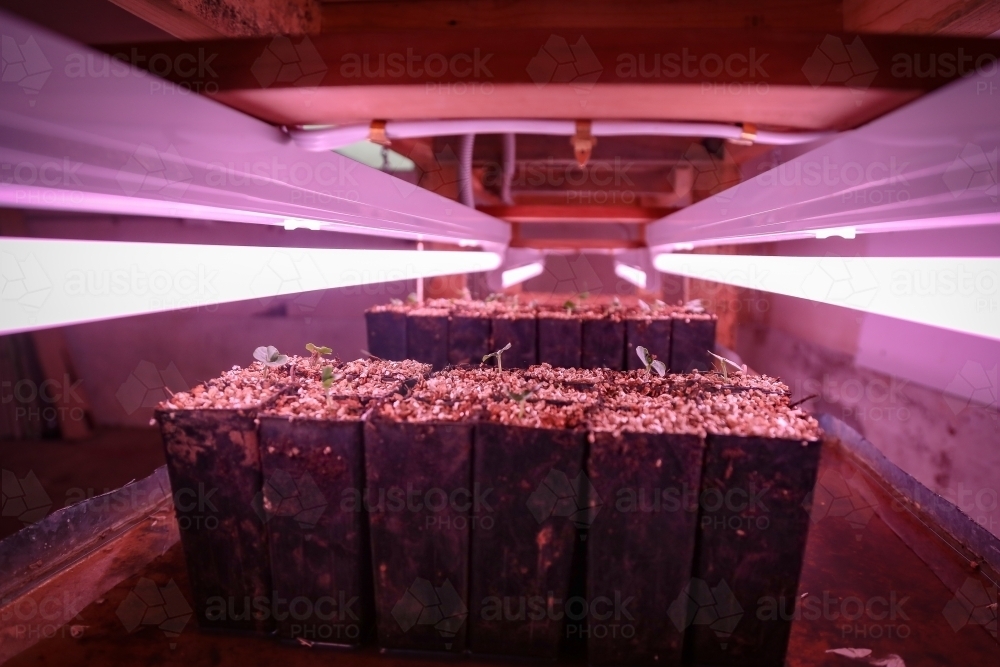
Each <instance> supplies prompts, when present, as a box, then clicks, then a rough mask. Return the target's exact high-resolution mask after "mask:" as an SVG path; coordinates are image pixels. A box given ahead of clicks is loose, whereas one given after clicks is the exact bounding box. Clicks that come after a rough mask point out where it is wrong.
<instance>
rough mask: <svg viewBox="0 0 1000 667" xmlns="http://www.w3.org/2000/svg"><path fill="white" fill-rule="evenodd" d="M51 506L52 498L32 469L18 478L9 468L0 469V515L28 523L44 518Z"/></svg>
mask: <svg viewBox="0 0 1000 667" xmlns="http://www.w3.org/2000/svg"><path fill="white" fill-rule="evenodd" d="M51 508H52V500H51V499H50V498H49V495H48V494H47V493H45V489H44V488H43V487H42V483H41V482H40V481H39V480H38V477H37V476H36V475H35V473H34V472H33V471H31V470H29V471H28V474H27V475H25V476H24V478H23V479H18V478H17V475H16V474H14V473H13V472H11V471H10V470H0V516H6V517H15V518H16V519H17V520H19V521H21V522H22V523H24V524H25V525H28V524H29V523H35V522H36V521H41V520H42V519H44V518H45V516H46V515H47V514H48V513H49V509H51Z"/></svg>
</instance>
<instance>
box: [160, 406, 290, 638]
mask: <svg viewBox="0 0 1000 667" xmlns="http://www.w3.org/2000/svg"><path fill="white" fill-rule="evenodd" d="M256 416H257V414H256V410H157V411H156V420H157V422H159V425H160V433H161V434H162V436H163V443H164V448H165V450H166V458H167V470H168V472H169V473H170V485H171V487H172V489H173V494H174V510H175V512H176V514H177V523H178V525H179V528H180V535H181V544H182V545H183V548H184V557H185V559H186V560H187V566H188V577H189V578H190V580H191V594H192V597H193V602H194V608H195V613H196V616H197V621H198V625H199V626H200V627H202V628H203V629H206V630H229V631H238V632H254V633H265V632H267V631H269V630H270V629H271V627H272V626H273V623H272V621H271V619H270V618H268V617H266V616H265V615H260V614H257V615H254V606H253V604H254V601H256V600H261V599H269V596H270V594H271V566H270V562H269V558H268V548H267V533H266V530H265V528H264V522H263V521H262V520H261V518H260V516H259V514H258V512H257V511H255V509H254V502H255V500H256V501H259V498H258V497H257V496H258V494H259V493H260V491H261V464H260V451H259V448H258V441H257V426H256V424H255V423H254V420H255V418H256Z"/></svg>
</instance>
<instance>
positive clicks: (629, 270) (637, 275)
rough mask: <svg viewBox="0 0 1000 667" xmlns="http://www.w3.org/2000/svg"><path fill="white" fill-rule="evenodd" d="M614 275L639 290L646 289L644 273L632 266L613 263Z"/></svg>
mask: <svg viewBox="0 0 1000 667" xmlns="http://www.w3.org/2000/svg"><path fill="white" fill-rule="evenodd" d="M615 275H616V276H618V277H619V278H621V279H622V280H624V281H626V282H629V283H631V284H633V285H635V286H636V287H638V288H639V289H646V272H645V271H643V270H642V269H637V268H636V267H634V266H629V265H628V264H623V263H621V262H615Z"/></svg>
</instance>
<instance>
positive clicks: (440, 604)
mask: <svg viewBox="0 0 1000 667" xmlns="http://www.w3.org/2000/svg"><path fill="white" fill-rule="evenodd" d="M364 438H365V468H366V471H367V489H366V494H367V502H368V506H369V514H368V515H369V521H370V526H371V550H372V566H373V572H374V584H375V586H374V597H375V612H376V628H377V634H378V641H379V645H380V646H382V647H384V648H389V649H397V650H425V651H438V652H441V651H444V652H449V653H460V652H462V651H463V650H464V649H465V647H466V635H467V631H468V623H467V616H468V608H467V607H466V602H465V601H466V600H467V599H468V592H469V588H468V571H469V533H470V529H469V527H470V523H471V517H470V511H469V510H470V508H469V507H466V506H463V504H462V503H460V502H459V503H455V502H450V501H449V502H446V503H443V505H442V503H441V500H442V498H443V497H445V496H447V497H451V496H452V494H455V497H456V498H458V497H464V495H463V494H462V493H460V492H461V491H462V490H473V487H472V485H471V479H470V477H471V468H470V466H471V449H472V425H471V424H464V423H456V422H430V423H428V422H420V423H408V422H398V421H394V420H390V419H385V418H380V417H373V418H372V419H371V420H370V421H367V422H366V423H365V426H364ZM456 491H457V492H459V493H457V494H456V493H455V492H456ZM441 492H443V495H442V493H441Z"/></svg>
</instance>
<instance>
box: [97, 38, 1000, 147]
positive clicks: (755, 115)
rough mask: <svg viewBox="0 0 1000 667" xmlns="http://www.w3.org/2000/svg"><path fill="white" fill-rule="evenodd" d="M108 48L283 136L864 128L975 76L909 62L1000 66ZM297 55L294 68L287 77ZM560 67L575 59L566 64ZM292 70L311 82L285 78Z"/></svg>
mask: <svg viewBox="0 0 1000 667" xmlns="http://www.w3.org/2000/svg"><path fill="white" fill-rule="evenodd" d="M858 40H860V41H858ZM831 44H833V46H832V47H831V46H830V45H831ZM838 44H839V47H838V46H837V45H838ZM623 45H624V46H623ZM823 45H826V47H827V48H828V49H829V48H832V53H833V57H838V56H837V54H841V55H842V53H843V52H844V48H845V47H846V46H848V45H851V47H852V48H851V53H854V54H855V56H856V59H857V62H853V63H852V64H851V72H854V74H853V75H852V76H854V77H855V78H853V79H851V85H850V86H847V85H845V81H844V77H840V76H834V75H832V74H831V72H833V61H831V60H830V57H829V56H828V55H827V54H826V53H825V52H821V51H820V47H821V46H823ZM101 48H102V49H103V50H105V51H106V52H107V53H110V54H112V55H114V56H115V57H120V58H124V59H126V60H130V59H132V60H135V61H136V62H135V64H136V65H138V66H140V67H146V68H149V67H151V66H152V67H154V68H155V67H158V66H159V67H161V69H162V64H163V63H165V62H182V61H183V62H188V61H190V59H191V58H194V61H193V62H196V63H197V62H208V66H206V67H199V68H195V70H192V69H191V68H180V71H178V68H168V69H169V71H168V72H165V73H162V74H163V75H164V76H166V77H168V78H170V79H171V80H173V81H174V82H175V83H177V84H179V85H181V86H184V87H186V88H190V89H193V90H199V91H206V92H208V93H209V94H210V95H212V96H213V97H215V98H216V99H218V100H219V101H221V102H223V103H225V104H229V105H231V106H233V107H235V108H238V109H241V110H243V111H245V112H247V113H250V114H251V115H254V116H257V117H259V118H262V119H264V120H267V121H269V122H273V123H281V124H309V123H345V122H359V121H360V122H370V121H371V120H372V119H373V118H390V119H407V118H470V117H477V116H478V117H508V118H510V117H516V118H525V117H539V118H581V117H583V118H634V119H654V118H655V119H675V120H703V121H714V122H728V123H742V122H753V123H757V124H758V126H760V127H767V128H781V127H785V128H799V129H847V128H852V127H856V126H858V125H859V124H862V123H865V122H867V121H869V120H872V119H873V118H876V117H878V116H880V115H882V114H884V113H886V112H887V111H889V110H891V109H894V108H896V107H898V106H900V105H902V104H905V103H906V102H908V101H910V100H912V99H914V98H915V97H916V96H918V95H919V94H920V93H922V92H926V91H930V90H934V89H936V88H938V87H940V86H942V85H944V84H945V83H948V82H949V81H952V80H954V79H955V78H957V77H958V76H961V75H964V74H967V73H968V68H966V71H961V70H959V69H958V68H954V67H952V68H947V67H938V68H934V69H933V71H932V72H930V73H929V74H928V73H927V72H925V71H923V70H920V68H916V67H911V68H909V69H907V68H905V67H904V68H900V67H898V66H897V60H898V58H899V56H900V54H904V55H905V54H924V53H927V54H931V53H942V54H944V53H951V54H953V53H956V52H958V50H959V49H961V50H962V53H963V54H965V55H966V56H967V57H971V59H972V60H971V62H976V61H977V60H978V59H980V58H981V57H983V58H986V59H991V58H992V59H996V58H997V57H998V56H1000V40H991V39H973V38H955V37H927V36H911V35H861V36H860V37H859V36H858V35H856V34H838V33H808V32H801V31H780V32H779V31H762V30H745V29H744V30H735V29H715V30H704V29H689V30H676V29H662V30H651V29H640V28H635V29H592V30H582V31H572V32H569V33H566V34H565V35H559V34H556V33H553V32H552V31H551V30H549V29H543V30H539V29H534V30H531V29H525V30H501V29H496V30H493V29H481V30H479V29H477V30H462V31H455V30H451V31H448V30H424V31H414V32H408V33H405V34H403V33H398V32H395V33H394V32H378V33H374V32H373V33H350V34H323V35H319V36H317V37H314V38H310V39H309V40H308V41H305V38H303V39H301V40H295V39H293V40H291V42H290V43H289V42H282V43H280V44H278V43H275V42H274V40H271V39H238V40H226V41H212V42H188V43H185V42H173V43H160V44H138V45H117V46H115V45H110V46H104V47H101ZM290 49H294V50H295V55H294V60H295V62H292V63H291V65H295V67H291V65H288V64H285V65H282V63H284V60H283V59H282V58H287V57H288V56H289V55H290V54H291V51H290ZM279 52H280V53H279ZM567 54H571V56H572V57H570V55H567ZM154 56H155V57H154ZM556 56H558V58H559V59H565V58H570V61H571V62H568V63H563V64H560V61H559V60H557V59H556ZM151 63H152V65H151ZM725 63H729V65H726V64H725ZM286 65H287V66H286ZM289 67H291V69H289ZM279 70H280V72H279ZM286 70H287V72H286ZM293 70H294V72H297V73H299V74H301V76H299V75H298V74H295V75H291V74H288V72H292V71H293ZM837 71H838V72H839V73H841V74H842V73H843V71H844V67H843V66H842V67H840V69H839V70H837ZM154 73H157V72H156V71H154ZM279 73H280V76H279ZM286 74H287V75H286Z"/></svg>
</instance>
